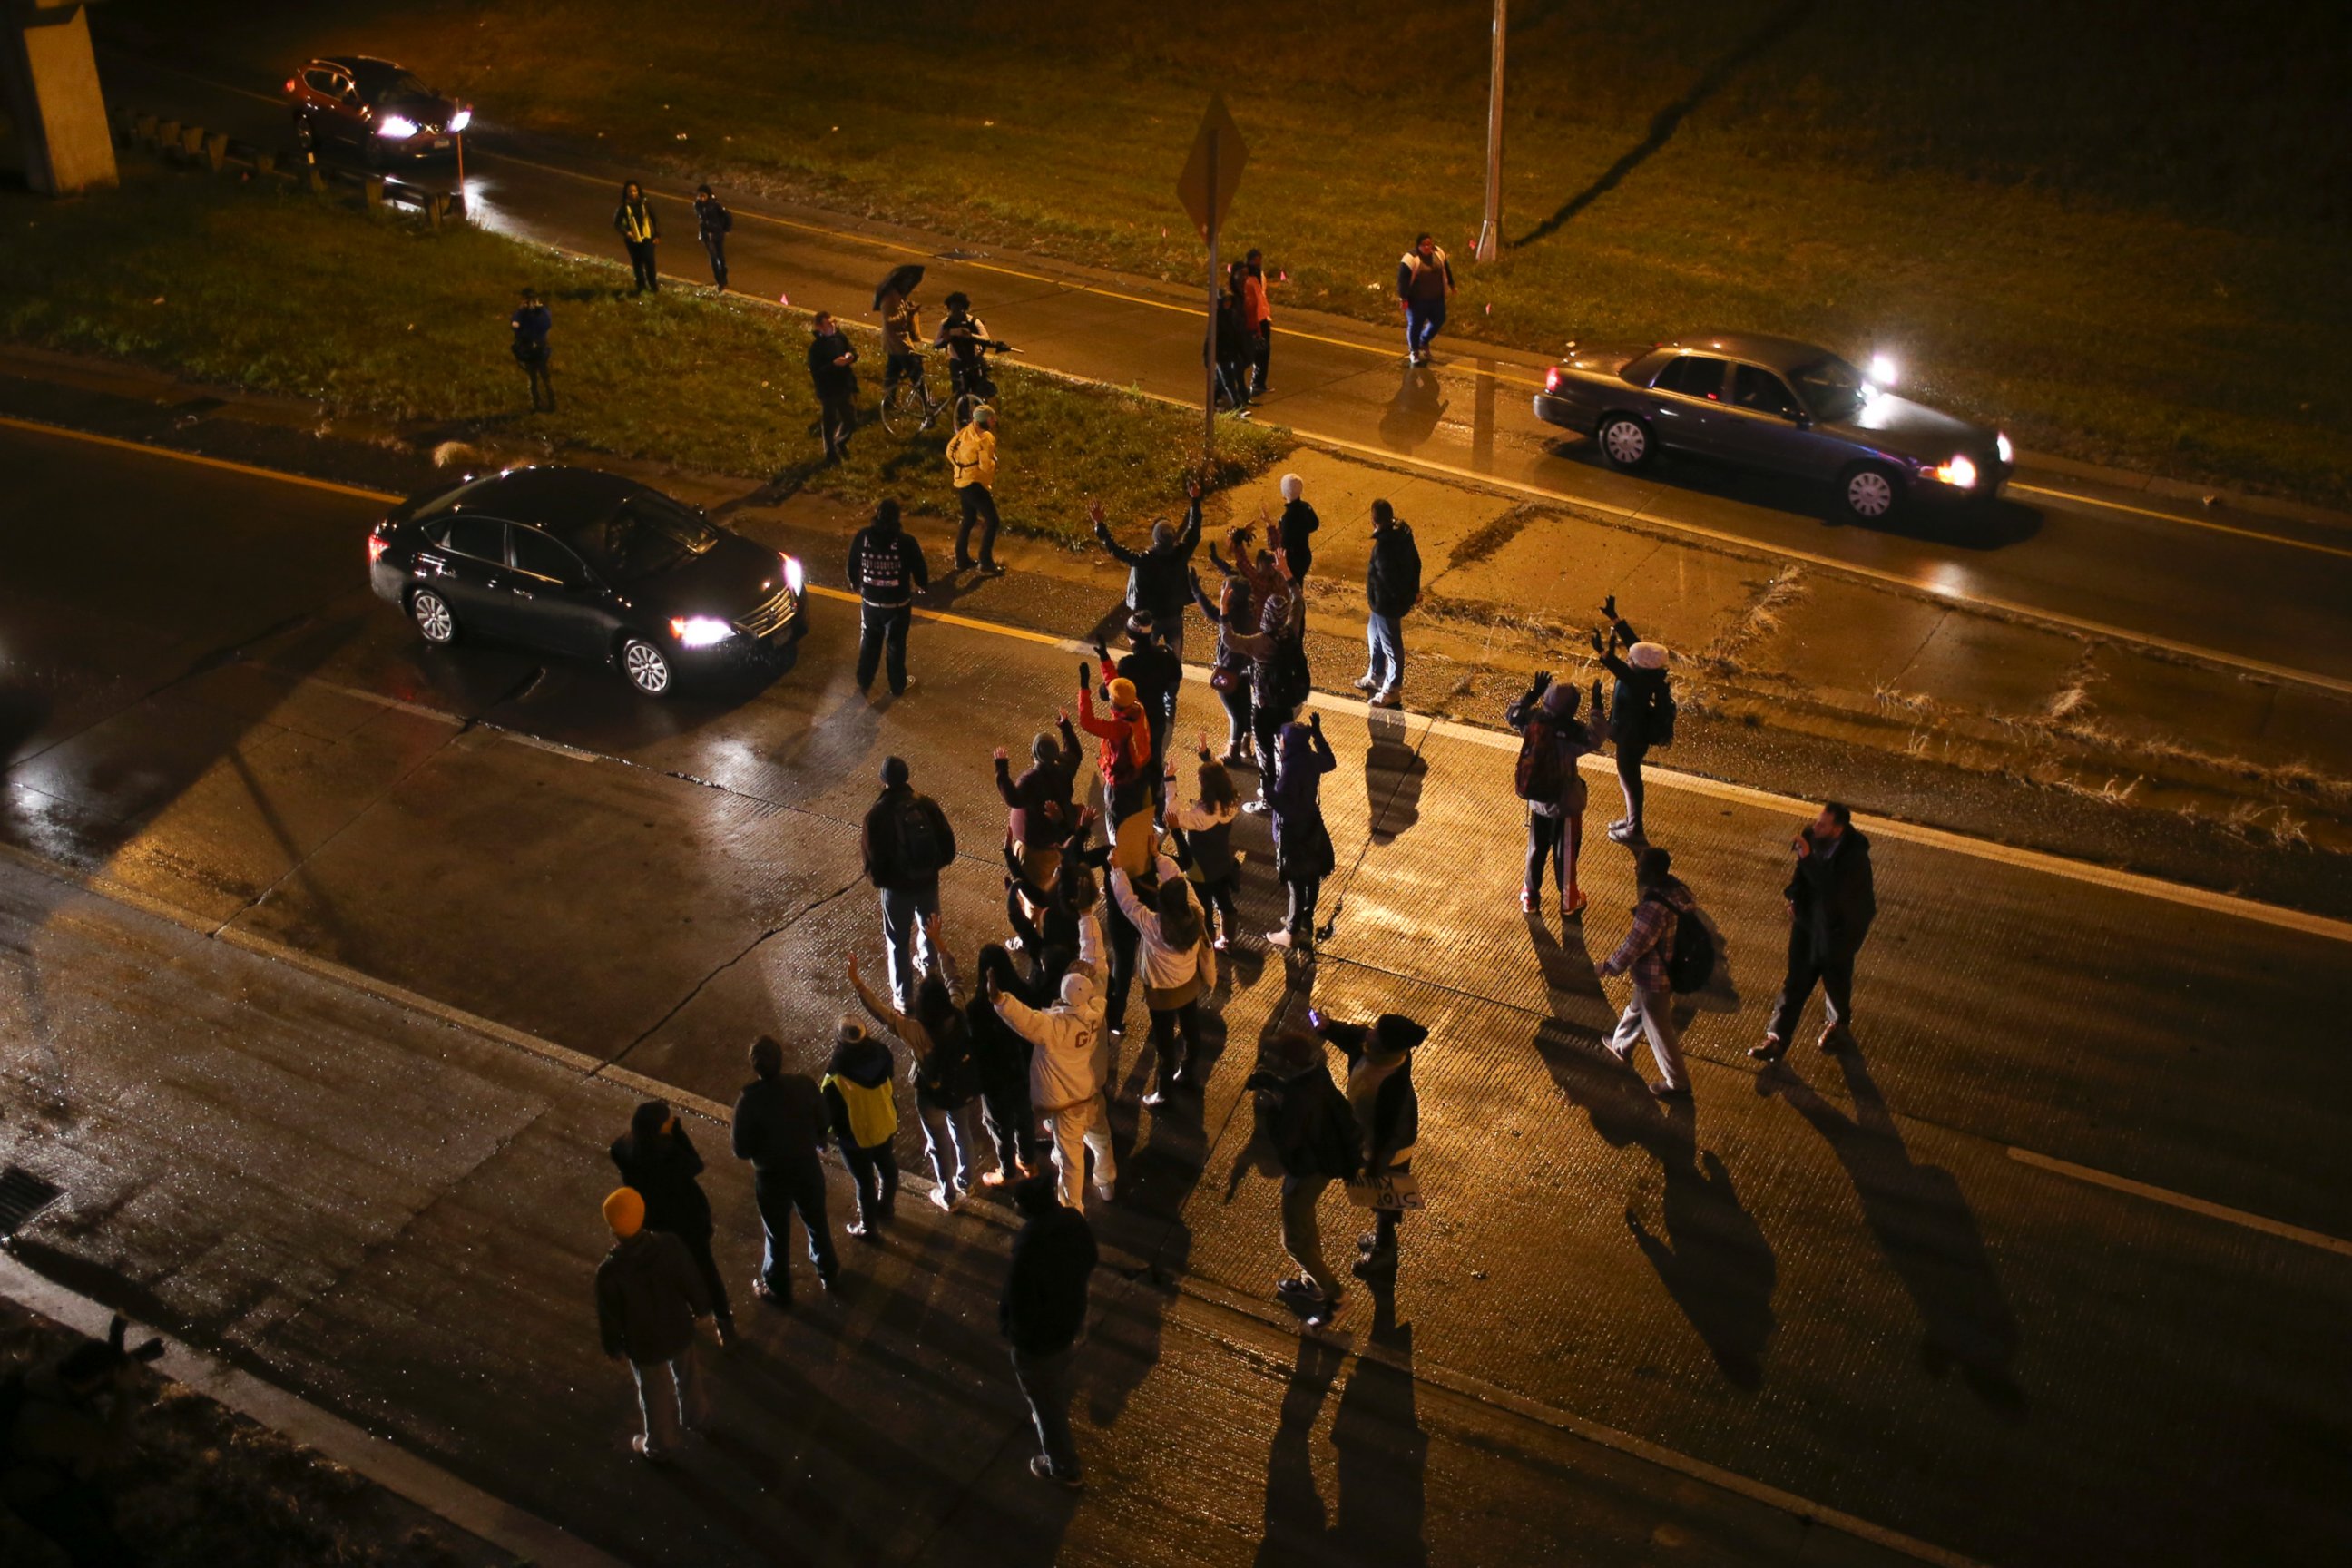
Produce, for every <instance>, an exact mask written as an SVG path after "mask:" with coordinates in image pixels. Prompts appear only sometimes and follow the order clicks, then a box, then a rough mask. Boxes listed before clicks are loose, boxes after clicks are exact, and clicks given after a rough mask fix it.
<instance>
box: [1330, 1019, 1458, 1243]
mask: <svg viewBox="0 0 2352 1568" xmlns="http://www.w3.org/2000/svg"><path fill="white" fill-rule="evenodd" d="M1307 1022H1308V1023H1310V1024H1312V1025H1313V1026H1315V1034H1316V1037H1318V1038H1319V1039H1321V1040H1324V1041H1325V1042H1327V1043H1328V1044H1330V1045H1334V1046H1337V1047H1339V1053H1340V1055H1342V1056H1344V1057H1346V1058H1348V1087H1347V1094H1348V1104H1349V1108H1350V1109H1351V1110H1354V1111H1355V1113H1356V1130H1357V1131H1358V1132H1360V1134H1361V1135H1362V1137H1363V1141H1364V1147H1363V1153H1364V1172H1363V1173H1364V1178H1365V1179H1366V1180H1367V1181H1378V1180H1381V1179H1382V1178H1384V1177H1391V1176H1409V1175H1411V1174H1412V1152H1413V1146H1414V1144H1416V1143H1417V1142H1420V1139H1421V1096H1420V1095H1419V1094H1418V1093H1416V1092H1415V1091H1414V1089H1413V1087H1412V1052H1413V1048H1414V1047H1417V1046H1419V1045H1420V1044H1421V1043H1422V1041H1423V1040H1425V1039H1427V1038H1429V1031H1428V1030H1427V1029H1425V1028H1423V1027H1422V1026H1420V1025H1419V1024H1416V1023H1414V1022H1413V1021H1412V1019H1411V1018H1408V1017H1406V1016H1403V1015H1402V1014H1401V1013H1383V1014H1381V1016H1379V1017H1378V1018H1375V1019H1373V1020H1372V1022H1371V1023H1370V1024H1369V1025H1365V1024H1344V1023H1341V1022H1340V1021H1339V1019H1337V1018H1327V1017H1325V1016H1323V1015H1322V1014H1320V1013H1318V1012H1314V1011H1312V1010H1309V1011H1308V1013H1307ZM1403 1215H1404V1211H1403V1210H1402V1209H1400V1208H1380V1209H1374V1210H1373V1211H1372V1228H1371V1230H1370V1231H1369V1232H1367V1233H1366V1234H1365V1235H1363V1236H1360V1237H1357V1238H1356V1250H1357V1251H1358V1252H1359V1253H1360V1254H1361V1256H1360V1257H1359V1258H1357V1259H1356V1266H1355V1268H1354V1270H1353V1272H1354V1274H1355V1276H1356V1278H1357V1279H1373V1278H1375V1277H1380V1278H1385V1279H1393V1278H1395V1275H1396V1267H1397V1222H1398V1221H1399V1220H1400V1219H1402V1217H1403Z"/></svg>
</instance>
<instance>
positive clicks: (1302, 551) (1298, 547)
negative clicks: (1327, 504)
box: [1274, 474, 1323, 585]
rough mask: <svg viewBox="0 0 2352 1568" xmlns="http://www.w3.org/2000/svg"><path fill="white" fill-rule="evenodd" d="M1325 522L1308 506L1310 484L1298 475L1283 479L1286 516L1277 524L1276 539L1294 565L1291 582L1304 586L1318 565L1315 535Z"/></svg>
mask: <svg viewBox="0 0 2352 1568" xmlns="http://www.w3.org/2000/svg"><path fill="white" fill-rule="evenodd" d="M1322 526H1323V520H1322V519H1321V518H1319V517H1317V516H1316V515H1315V509H1314V508H1313V507H1311V506H1308V505H1307V481H1306V480H1305V479H1300V478H1299V477H1298V476H1297V474H1285V475H1283V476H1282V515H1281V516H1280V517H1279V518H1277V519H1276V520H1275V524H1274V539H1275V544H1276V547H1277V548H1278V549H1280V550H1281V552H1282V554H1283V558H1284V559H1285V560H1286V561H1287V562H1288V563H1289V565H1290V580H1291V581H1292V582H1293V583H1297V584H1301V585H1304V584H1305V583H1306V581H1307V568H1308V567H1309V566H1312V565H1314V564H1315V539H1314V536H1315V531H1316V530H1317V529H1318V528H1321V527H1322Z"/></svg>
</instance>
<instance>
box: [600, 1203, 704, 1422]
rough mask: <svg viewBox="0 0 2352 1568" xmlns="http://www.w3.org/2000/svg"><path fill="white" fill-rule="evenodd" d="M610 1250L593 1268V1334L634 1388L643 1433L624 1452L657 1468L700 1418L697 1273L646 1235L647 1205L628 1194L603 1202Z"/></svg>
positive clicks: (676, 1244) (670, 1239)
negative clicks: (595, 1332)
mask: <svg viewBox="0 0 2352 1568" xmlns="http://www.w3.org/2000/svg"><path fill="white" fill-rule="evenodd" d="M604 1223H605V1224H606V1225H608V1226H612V1227H613V1250H612V1251H610V1252H608V1253H606V1254H605V1255H604V1262H602V1263H600V1264H598V1265H597V1266H596V1327H597V1329H598V1331H599V1332H601V1333H602V1334H603V1336H604V1353H605V1354H606V1355H608V1356H611V1357H612V1358H613V1359H614V1361H625V1362H627V1363H629V1371H630V1373H632V1374H633V1375H634V1376H635V1378H636V1381H637V1410H638V1413H639V1414H640V1415H642V1416H643V1417H644V1419H645V1430H644V1431H642V1432H640V1433H638V1434H637V1435H636V1436H634V1437H632V1438H630V1439H629V1447H632V1448H634V1449H635V1450H636V1451H637V1452H638V1453H640V1454H643V1455H644V1456H645V1457H646V1458H648V1459H652V1460H654V1461H656V1462H659V1461H661V1460H664V1459H667V1458H669V1456H670V1450H671V1449H673V1448H674V1447H677V1435H678V1433H679V1431H680V1430H681V1429H683V1430H685V1431H688V1432H690V1431H692V1430H694V1428H695V1426H696V1425H697V1423H698V1422H699V1421H700V1419H701V1408H702V1404H701V1397H700V1390H699V1389H698V1388H697V1387H696V1385H695V1378H694V1321H695V1320H696V1319H697V1318H702V1317H708V1316H709V1313H710V1297H709V1294H708V1292H706V1291H705V1289H703V1284H702V1273H701V1271H700V1270H699V1269H698V1268H695V1266H694V1259H693V1258H689V1257H688V1256H687V1251H686V1244H685V1243H684V1242H681V1241H680V1240H678V1238H677V1237H675V1236H672V1235H671V1234H670V1233H669V1232H667V1231H666V1230H647V1229H646V1201H645V1199H644V1198H643V1197H641V1196H639V1195H638V1194H637V1191H636V1189H635V1188H634V1187H621V1188H619V1189H617V1190H615V1191H614V1193H613V1194H611V1195H610V1196H609V1197H607V1198H605V1200H604Z"/></svg>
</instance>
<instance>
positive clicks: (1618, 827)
mask: <svg viewBox="0 0 2352 1568" xmlns="http://www.w3.org/2000/svg"><path fill="white" fill-rule="evenodd" d="M1601 614H1602V615H1604V616H1608V617H1609V621H1610V627H1609V637H1608V638H1607V640H1606V641H1605V642H1604V641H1603V640H1602V638H1601V634H1600V633H1599V632H1597V631H1596V632H1594V633H1593V634H1592V651H1593V652H1594V653H1596V654H1598V655H1599V656H1600V658H1601V668H1604V669H1606V670H1608V671H1609V673H1610V674H1612V675H1613V676H1615V677H1616V678H1617V684H1616V687H1615V689H1612V691H1611V692H1610V694H1609V738H1610V739H1611V740H1612V741H1614V742H1616V744H1617V784H1618V787H1619V788H1620V789H1622V791H1623V792H1624V795H1625V815H1624V816H1622V817H1621V818H1619V819H1618V820H1617V821H1615V822H1612V823H1611V824H1610V825H1609V837H1612V838H1613V839H1615V840H1616V841H1617V842H1618V843H1620V844H1643V843H1647V842H1648V839H1647V837H1645V836H1644V830H1643V826H1642V793H1643V792H1642V760H1643V758H1644V757H1647V756H1648V755H1649V754H1650V748H1651V747H1653V746H1664V745H1670V744H1672V743H1673V742H1674V738H1675V697H1674V691H1673V689H1672V688H1671V687H1670V686H1669V685H1668V682H1667V679H1666V650H1665V648H1664V647H1663V646H1662V645H1660V644H1658V643H1654V642H1643V640H1642V639H1641V637H1639V636H1638V635H1637V634H1636V633H1635V632H1634V630H1633V626H1632V625H1631V624H1629V623H1628V622H1627V621H1626V619H1625V618H1624V617H1623V616H1620V615H1619V614H1618V613H1617V595H1614V594H1612V595H1609V597H1608V598H1607V600H1605V601H1604V602H1603V603H1602V604H1601ZM1621 648H1622V650H1623V657H1622V658H1620V657H1619V656H1618V650H1620V649H1621Z"/></svg>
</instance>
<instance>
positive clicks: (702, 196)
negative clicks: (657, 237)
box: [694, 185, 735, 294]
mask: <svg viewBox="0 0 2352 1568" xmlns="http://www.w3.org/2000/svg"><path fill="white" fill-rule="evenodd" d="M734 226H735V215H734V214H733V213H730V212H729V211H728V210H727V204H726V203H724V202H722V201H720V200H719V198H718V197H717V196H716V195H712V194H711V190H710V187H709V185H697V186H695V187H694V237H696V238H697V239H699V240H700V241H702V252H703V254H704V255H706V256H708V257H709V258H710V281H711V283H712V285H713V286H714V287H715V288H717V289H718V290H719V292H720V293H721V294H724V293H725V292H727V235H728V231H730V229H732V228H733V227H734Z"/></svg>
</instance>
